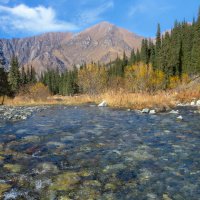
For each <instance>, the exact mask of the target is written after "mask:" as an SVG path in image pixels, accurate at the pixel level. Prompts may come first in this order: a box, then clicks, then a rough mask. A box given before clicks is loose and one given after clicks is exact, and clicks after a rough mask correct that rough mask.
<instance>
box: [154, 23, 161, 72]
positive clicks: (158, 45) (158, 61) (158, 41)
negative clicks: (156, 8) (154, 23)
mask: <svg viewBox="0 0 200 200" xmlns="http://www.w3.org/2000/svg"><path fill="white" fill-rule="evenodd" d="M161 45H162V40H161V30H160V24H158V27H157V33H156V47H155V55H156V58H155V66H153V67H154V68H156V69H161V55H160V54H161Z"/></svg>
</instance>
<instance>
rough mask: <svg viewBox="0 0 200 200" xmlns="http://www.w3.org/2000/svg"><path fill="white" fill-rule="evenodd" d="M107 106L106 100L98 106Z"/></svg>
mask: <svg viewBox="0 0 200 200" xmlns="http://www.w3.org/2000/svg"><path fill="white" fill-rule="evenodd" d="M106 106H107V102H106V101H103V102H101V103H100V104H99V105H98V107H106Z"/></svg>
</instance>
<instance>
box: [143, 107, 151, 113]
mask: <svg viewBox="0 0 200 200" xmlns="http://www.w3.org/2000/svg"><path fill="white" fill-rule="evenodd" d="M149 111H150V110H149V109H148V108H144V109H143V110H142V113H149Z"/></svg>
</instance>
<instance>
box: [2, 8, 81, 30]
mask: <svg viewBox="0 0 200 200" xmlns="http://www.w3.org/2000/svg"><path fill="white" fill-rule="evenodd" d="M0 26H1V27H2V28H4V30H8V31H13V30H16V31H21V32H30V33H43V32H50V31H74V30H77V29H78V27H77V26H76V25H75V24H73V23H69V22H63V21H59V20H57V19H56V13H55V11H54V10H53V9H52V8H51V7H47V8H46V7H44V6H38V7H34V8H31V7H28V6H26V5H24V4H20V5H17V6H16V7H7V6H0Z"/></svg>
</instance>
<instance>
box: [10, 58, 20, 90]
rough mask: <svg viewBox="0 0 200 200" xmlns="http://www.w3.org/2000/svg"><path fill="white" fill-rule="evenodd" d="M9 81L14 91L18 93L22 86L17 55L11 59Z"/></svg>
mask: <svg viewBox="0 0 200 200" xmlns="http://www.w3.org/2000/svg"><path fill="white" fill-rule="evenodd" d="M8 81H9V85H10V87H11V91H12V92H13V93H17V92H18V90H19V87H20V72H19V62H18V58H17V57H16V56H13V57H12V59H11V67H10V71H9V74H8Z"/></svg>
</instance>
